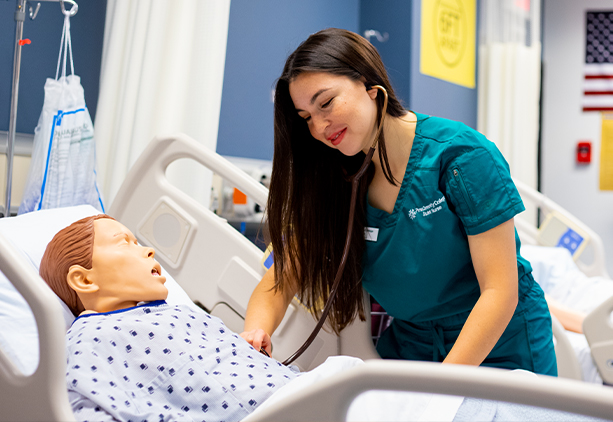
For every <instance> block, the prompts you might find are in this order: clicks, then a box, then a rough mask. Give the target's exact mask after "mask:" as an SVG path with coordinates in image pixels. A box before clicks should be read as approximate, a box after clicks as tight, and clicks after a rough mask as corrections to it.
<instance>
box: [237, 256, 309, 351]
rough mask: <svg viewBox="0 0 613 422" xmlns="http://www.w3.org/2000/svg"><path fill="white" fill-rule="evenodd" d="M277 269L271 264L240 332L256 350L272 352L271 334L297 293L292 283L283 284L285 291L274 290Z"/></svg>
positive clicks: (249, 306) (249, 307) (248, 308)
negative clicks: (262, 349) (261, 349)
mask: <svg viewBox="0 0 613 422" xmlns="http://www.w3.org/2000/svg"><path fill="white" fill-rule="evenodd" d="M274 286H275V271H274V265H273V266H271V267H270V268H269V269H268V271H266V274H264V277H262V280H261V281H260V282H259V284H258V285H257V286H256V288H255V290H254V291H253V294H252V295H251V298H250V299H249V304H248V305H247V313H246V315H245V328H244V331H243V332H242V333H241V334H240V335H241V337H243V338H244V339H245V340H247V341H248V342H249V343H250V344H251V345H252V346H253V347H254V348H255V349H256V350H260V348H264V350H266V352H268V354H270V353H271V352H272V344H271V341H270V336H272V333H274V331H275V330H276V329H277V327H278V326H279V324H280V323H281V321H282V320H283V316H284V315H285V312H286V311H287V307H288V306H289V304H290V302H291V301H292V299H293V297H294V295H295V294H296V291H297V289H296V287H295V286H294V285H293V284H292V283H287V284H286V285H284V286H283V292H281V291H276V292H275V290H274Z"/></svg>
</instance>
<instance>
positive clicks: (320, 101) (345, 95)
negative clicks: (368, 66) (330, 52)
mask: <svg viewBox="0 0 613 422" xmlns="http://www.w3.org/2000/svg"><path fill="white" fill-rule="evenodd" d="M289 93H290V96H291V97H292V101H293V102H294V107H295V108H296V111H297V112H298V115H299V116H300V117H301V118H303V119H305V120H306V121H307V124H308V127H309V131H310V132H311V135H312V136H313V138H315V139H317V140H319V141H321V142H323V143H324V144H326V145H328V146H329V147H331V148H335V149H338V150H339V151H340V152H342V153H343V154H345V155H347V156H353V155H355V154H357V153H358V152H359V151H364V152H367V151H368V149H369V148H370V146H371V145H372V143H373V137H374V135H375V132H376V124H375V122H376V119H377V102H376V98H377V89H376V88H373V89H371V90H368V91H367V90H366V87H365V85H364V82H362V81H359V80H357V81H356V80H353V79H350V78H348V77H346V76H338V75H333V74H331V73H326V72H305V73H301V74H300V75H298V76H297V77H296V78H295V79H293V80H292V81H291V82H290V84H289Z"/></svg>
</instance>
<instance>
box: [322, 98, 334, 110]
mask: <svg viewBox="0 0 613 422" xmlns="http://www.w3.org/2000/svg"><path fill="white" fill-rule="evenodd" d="M333 99H334V97H332V98H330V99H329V100H328V101H326V102H325V103H323V104H322V105H321V108H326V107H328V106H329V105H330V103H331V102H332V100H333Z"/></svg>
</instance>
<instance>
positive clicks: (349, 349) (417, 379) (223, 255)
mask: <svg viewBox="0 0 613 422" xmlns="http://www.w3.org/2000/svg"><path fill="white" fill-rule="evenodd" d="M182 158H189V159H193V160H195V161H197V162H199V163H200V164H202V165H204V166H205V167H208V168H209V169H210V170H211V171H213V172H215V173H216V174H218V175H220V176H221V177H223V178H225V179H227V180H228V181H229V182H230V183H232V184H234V186H236V187H237V188H238V189H240V190H241V191H243V192H245V193H246V194H247V195H248V196H250V197H251V198H252V199H253V200H254V201H255V202H257V203H259V204H261V205H264V204H265V203H266V196H267V191H266V189H265V188H264V187H263V186H262V185H260V184H259V183H257V182H255V181H254V180H252V179H251V178H250V177H249V176H247V175H245V174H244V173H243V172H241V171H237V170H236V168H235V167H234V166H233V165H232V164H230V163H229V162H228V161H227V160H225V159H223V158H222V157H221V156H219V155H217V154H215V153H213V152H211V151H209V150H207V149H206V148H204V147H203V146H201V145H200V144H199V143H197V142H196V141H194V140H193V139H191V138H189V137H187V136H186V135H177V136H172V137H160V138H156V139H154V140H153V141H152V142H151V143H150V144H149V146H148V147H147V148H146V150H145V151H144V152H143V154H142V155H141V156H140V158H139V159H138V160H137V162H136V163H135V164H134V166H133V168H132V170H131V171H130V173H129V174H128V176H127V178H126V180H125V182H124V183H123V185H122V188H121V189H120V191H119V193H118V194H117V197H116V199H115V201H114V202H113V204H112V206H111V208H110V210H109V214H110V215H112V216H113V217H115V218H117V219H118V220H119V221H121V222H122V223H123V224H125V225H126V226H127V227H128V228H130V229H131V230H132V231H133V232H134V234H135V235H136V237H137V238H138V240H139V242H141V243H142V244H146V245H150V246H153V247H154V248H156V251H157V253H156V258H157V259H158V260H159V261H160V262H161V263H162V265H163V266H164V268H165V269H166V270H167V271H168V272H170V273H171V275H172V276H173V277H174V278H175V279H176V280H177V281H178V282H179V284H181V286H182V287H183V288H184V290H185V291H186V292H187V293H188V295H189V296H190V297H191V298H192V299H193V300H194V301H195V302H197V303H199V304H201V306H203V307H204V308H205V309H206V310H208V311H209V312H210V313H211V314H213V315H217V316H219V317H221V318H222V319H223V320H224V322H226V324H227V325H228V326H229V327H230V328H231V329H232V330H234V331H236V332H241V331H242V328H243V316H244V314H245V310H246V307H247V302H248V299H249V297H250V295H251V293H252V291H253V289H254V288H255V286H256V285H257V283H258V282H259V280H260V277H261V276H262V274H263V272H264V269H263V267H262V266H261V264H260V261H261V259H262V252H261V250H259V249H258V248H257V247H256V246H255V245H253V244H252V243H251V242H249V241H248V240H247V239H246V238H245V237H244V236H242V235H241V234H240V233H239V232H238V231H237V230H235V229H234V228H233V227H231V226H230V225H229V224H226V222H225V221H224V220H223V219H222V218H220V217H219V216H217V215H216V214H214V213H213V212H211V211H209V210H208V209H207V208H205V207H203V206H202V205H200V204H199V203H197V202H196V201H195V200H193V199H192V198H190V197H189V196H188V195H186V194H184V193H183V192H181V191H180V190H179V189H177V188H175V187H173V186H172V185H171V184H170V182H169V181H168V180H167V179H166V177H165V172H166V169H167V167H168V165H169V164H170V163H172V162H173V161H176V160H178V159H182ZM0 270H1V271H2V272H3V273H4V274H5V275H6V276H7V277H8V278H9V279H10V280H11V281H12V282H13V284H14V285H15V286H16V288H17V289H18V291H19V292H20V293H21V294H22V295H23V296H24V298H25V299H26V300H27V301H28V303H30V304H31V305H32V308H33V313H34V316H35V318H36V323H37V326H38V330H39V348H40V363H39V366H38V368H37V370H36V371H35V372H34V373H33V374H32V375H30V376H24V375H23V374H21V373H20V372H19V371H18V370H17V369H16V367H15V366H14V365H13V364H12V363H11V362H10V360H9V359H8V358H7V356H6V355H5V354H4V352H1V351H0V409H1V410H2V411H1V412H0V420H13V421H14V420H55V421H67V420H73V419H74V417H73V415H72V413H71V410H70V406H69V404H68V400H67V394H66V387H65V380H64V372H65V371H64V369H63V367H64V364H65V354H64V353H65V352H64V332H63V327H64V321H63V317H62V314H61V312H62V311H61V308H60V306H59V304H58V303H57V301H56V300H55V297H54V296H53V293H52V292H51V291H50V289H49V288H48V287H47V286H46V284H45V283H44V282H43V281H42V280H41V279H40V278H39V277H38V275H37V274H36V271H34V270H33V269H32V268H31V264H30V263H28V262H26V261H25V260H24V259H23V258H22V257H21V256H19V255H18V254H17V253H15V252H14V251H13V250H12V247H11V245H10V244H9V242H8V241H6V240H5V239H4V238H3V237H2V235H1V234H0ZM365 300H366V298H365ZM314 325H315V321H314V320H313V318H312V317H311V316H310V314H308V313H307V311H306V310H305V309H304V308H303V307H302V306H301V305H300V304H299V303H297V302H294V303H292V304H291V305H290V308H289V310H288V312H287V314H286V315H285V318H284V320H283V322H282V323H281V325H280V326H279V328H278V330H277V331H276V332H275V334H274V336H273V342H274V345H275V346H274V351H273V352H274V353H273V356H274V357H276V358H277V359H279V360H283V359H285V358H286V357H288V356H289V355H290V354H291V353H293V352H294V351H295V350H296V349H297V348H298V347H299V346H300V345H301V344H302V342H303V341H304V339H305V337H306V336H307V335H308V333H309V332H310V331H311V329H312V327H313V326H314ZM338 354H345V355H352V356H357V357H361V358H363V359H370V358H377V357H378V355H377V354H376V351H375V350H374V347H373V346H372V342H371V340H370V321H366V322H359V323H355V324H353V325H351V326H350V327H348V328H347V329H346V330H344V331H343V332H342V334H341V336H340V337H336V336H335V335H333V334H331V333H330V332H326V331H322V332H320V333H319V335H318V336H317V338H316V340H315V341H314V343H313V345H312V346H311V348H310V349H309V351H308V352H306V353H305V354H304V355H303V356H301V357H300V358H299V359H298V360H297V361H296V362H295V363H296V364H297V365H298V366H299V367H300V368H301V369H302V370H308V369H310V368H313V367H314V366H316V365H318V364H320V363H322V362H323V361H324V360H325V359H326V357H327V356H330V355H338ZM500 375H501V372H500V370H496V369H490V368H474V367H456V366H448V365H444V366H441V365H437V364H431V363H417V362H384V361H381V360H372V361H369V362H367V363H366V364H365V365H362V366H361V367H357V368H354V369H352V370H350V371H347V373H345V374H342V376H339V377H335V378H334V379H333V380H330V381H328V382H325V383H322V384H320V385H318V386H317V388H316V389H306V390H305V391H304V392H303V393H302V394H300V395H299V396H297V398H296V399H292V400H290V401H288V402H287V403H283V404H281V405H278V406H274V408H272V410H269V411H268V412H267V413H265V416H258V417H259V418H261V420H340V419H342V418H341V415H344V412H346V409H347V406H348V405H349V402H350V400H351V398H352V397H355V396H356V395H357V394H359V393H360V392H361V391H363V390H367V389H390V390H396V389H402V390H409V391H411V390H413V391H424V392H438V393H444V394H454V395H463V396H465V395H471V396H474V397H479V398H486V399H497V400H505V401H510V402H517V403H525V404H534V405H539V406H543V407H551V408H555V409H560V410H566V411H572V412H576V413H580V414H585V415H591V416H597V417H610V416H611V415H613V390H611V389H609V388H605V387H600V386H594V385H588V384H586V383H582V382H578V381H572V380H560V379H552V378H550V377H544V376H542V377H538V378H536V379H535V378H532V377H530V378H529V379H528V380H524V379H523V377H518V378H517V379H515V378H513V377H501V376H500ZM341 387H342V388H341ZM32 403H36V406H32ZM313 403H317V405H315V406H314V405H313ZM248 419H249V418H248Z"/></svg>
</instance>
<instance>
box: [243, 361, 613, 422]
mask: <svg viewBox="0 0 613 422" xmlns="http://www.w3.org/2000/svg"><path fill="white" fill-rule="evenodd" d="M369 390H391V391H414V392H428V393H436V394H448V395H454V396H466V397H476V398H482V399H488V400H499V401H505V402H511V403H520V404H526V405H532V406H539V407H545V408H551V409H557V410H562V411H567V412H573V413H577V414H580V415H587V416H593V417H600V418H604V419H610V418H611V415H613V389H611V388H609V387H603V386H597V385H593V384H587V383H583V382H580V381H574V380H564V379H559V378H554V377H547V376H538V377H534V376H528V375H525V376H523V375H522V374H511V373H509V372H508V371H506V370H502V369H496V368H485V367H471V366H464V365H441V364H438V363H433V362H409V361H385V360H372V361H368V362H366V363H365V364H364V365H359V366H356V367H354V368H351V369H348V370H347V371H344V372H342V373H340V374H338V375H336V376H334V377H331V378H327V379H324V380H322V381H321V382H318V383H317V384H315V385H310V386H308V387H307V388H305V389H304V390H302V391H300V392H299V393H297V394H295V395H293V396H290V397H287V398H286V399H285V400H284V401H282V402H281V403H272V404H271V405H270V407H269V408H263V409H260V411H256V412H255V413H254V414H252V415H250V416H248V417H247V418H245V419H244V421H245V422H247V421H304V420H309V421H342V420H345V419H346V414H347V410H348V408H349V405H350V404H351V402H352V401H353V399H354V398H355V397H357V396H358V395H359V394H361V393H363V392H365V391H369ZM313 403H317V405H313Z"/></svg>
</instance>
